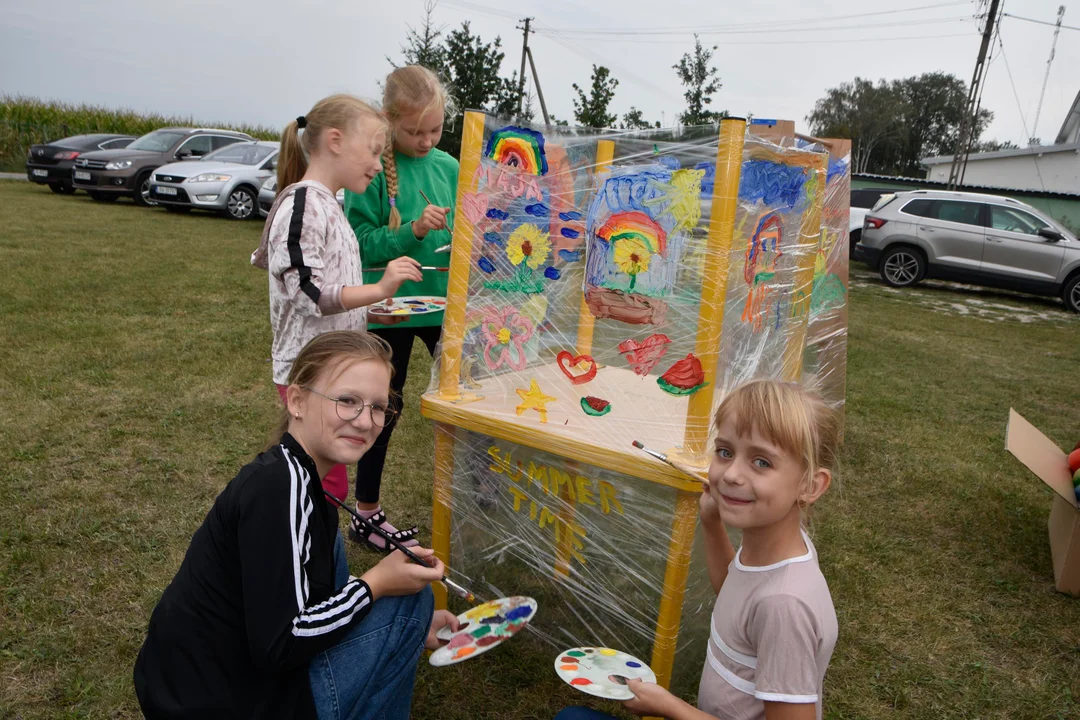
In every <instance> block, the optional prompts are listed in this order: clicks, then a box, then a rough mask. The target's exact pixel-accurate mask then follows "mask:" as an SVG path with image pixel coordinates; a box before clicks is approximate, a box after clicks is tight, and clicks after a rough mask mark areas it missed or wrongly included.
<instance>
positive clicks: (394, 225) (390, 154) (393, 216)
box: [383, 141, 401, 230]
mask: <svg viewBox="0 0 1080 720" xmlns="http://www.w3.org/2000/svg"><path fill="white" fill-rule="evenodd" d="M383 172H384V173H385V174H386V195H387V197H388V198H389V202H390V222H389V223H387V227H389V228H390V229H391V230H397V229H398V228H400V227H401V213H400V212H398V209H397V194H398V176H397V160H395V159H394V143H393V141H390V142H388V143H387V144H386V149H385V150H383Z"/></svg>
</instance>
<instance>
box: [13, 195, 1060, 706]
mask: <svg viewBox="0 0 1080 720" xmlns="http://www.w3.org/2000/svg"><path fill="white" fill-rule="evenodd" d="M259 232H260V225H259V224H258V223H236V222H229V221H226V220H223V219H220V218H217V217H211V216H201V215H198V214H195V215H190V216H173V215H167V214H166V213H165V212H164V211H162V210H147V209H142V208H138V207H135V206H133V205H132V204H131V203H128V202H120V203H116V204H113V205H101V204H98V203H94V202H92V201H90V200H89V199H88V198H87V197H86V196H85V195H82V194H78V195H75V196H73V197H64V196H58V195H53V194H52V193H50V192H49V191H48V190H47V189H44V188H39V187H36V186H33V185H30V184H28V183H25V182H0V257H2V258H3V261H4V266H5V267H6V268H7V272H8V280H7V281H6V282H4V283H3V285H2V286H0V339H2V342H0V367H2V368H3V369H2V371H0V397H2V398H3V403H2V408H3V411H2V412H0V434H2V436H3V437H5V438H6V441H5V446H6V448H7V449H6V450H5V451H3V452H2V453H0V593H2V595H0V718H27V719H28V718H61V717H65V718H66V717H80V718H81V717H95V718H105V717H110V718H131V717H138V716H139V713H138V708H137V705H136V702H135V697H134V692H133V690H132V685H131V667H132V664H133V662H134V659H135V654H136V652H137V651H138V648H139V645H140V644H141V641H142V638H143V634H144V633H145V630H146V623H147V620H148V618H149V614H150V611H151V610H152V608H153V607H154V604H155V603H156V601H157V599H158V597H159V596H160V594H161V591H162V590H163V589H164V587H165V585H166V584H167V583H168V582H169V580H170V579H171V578H172V576H173V574H174V572H175V570H176V568H177V567H178V565H179V563H180V560H181V559H182V557H183V554H184V551H185V550H186V548H187V544H188V541H189V539H190V536H191V533H192V532H193V531H194V529H195V528H196V527H197V526H198V524H199V523H200V522H201V521H202V519H203V516H204V515H205V513H206V511H207V509H208V508H209V507H210V505H211V503H212V502H213V499H214V497H215V496H216V495H217V493H218V491H219V490H220V488H221V487H222V486H223V485H224V484H225V483H226V482H227V481H228V480H229V479H231V478H232V476H233V475H234V474H235V472H236V471H237V470H238V469H239V468H240V467H241V466H242V465H243V464H244V463H245V462H246V461H247V460H249V459H250V458H251V457H252V455H253V454H254V453H255V452H257V451H258V450H259V449H260V448H261V447H262V444H263V442H264V441H265V439H266V434H267V431H268V430H269V428H270V427H271V425H272V424H273V420H274V418H275V416H276V412H275V411H276V410H277V407H278V406H277V403H278V399H277V395H276V393H275V391H274V388H273V386H272V384H271V382H270V365H269V363H268V361H267V359H268V355H269V345H270V328H269V320H268V311H267V299H266V279H265V276H264V275H263V274H262V273H260V272H258V271H256V270H255V269H253V268H251V267H250V266H249V264H248V255H249V253H250V252H251V250H253V249H254V247H255V246H256V244H257V243H258V237H259ZM850 318H851V333H850V352H849V365H848V405H847V444H846V446H845V448H844V452H843V456H842V467H841V469H840V475H839V478H840V480H839V482H838V483H837V484H836V485H835V486H834V490H833V491H831V492H830V493H829V494H828V495H827V496H826V497H825V499H824V500H823V501H822V503H821V504H820V505H819V507H818V508H817V510H816V517H815V537H816V542H817V546H818V549H819V551H820V553H821V556H822V566H823V570H824V572H825V575H826V577H827V578H828V580H829V583H830V586H831V588H832V592H833V598H834V601H835V603H836V608H837V614H838V616H839V620H840V640H839V643H838V645H837V648H836V654H835V656H834V657H833V662H832V665H831V667H830V670H829V674H828V676H827V677H826V682H825V691H826V698H825V701H826V702H825V707H826V717H829V718H837V719H839V718H974V717H978V718H1075V717H1080V599H1073V598H1069V597H1066V596H1063V595H1060V594H1058V593H1056V592H1055V591H1054V589H1053V578H1052V569H1051V565H1050V551H1049V546H1048V543H1047V536H1046V519H1047V515H1048V511H1049V508H1050V501H1051V492H1050V491H1049V490H1048V489H1047V488H1045V487H1044V486H1043V485H1042V484H1041V483H1039V482H1038V480H1036V479H1035V478H1034V476H1032V475H1031V474H1030V473H1028V472H1027V471H1026V470H1025V469H1024V468H1023V467H1022V466H1020V465H1019V463H1018V462H1016V461H1015V460H1014V459H1013V458H1012V457H1011V456H1010V455H1008V454H1007V453H1006V452H1005V451H1004V450H1003V447H1004V428H1005V420H1006V416H1007V412H1008V408H1009V406H1010V405H1013V406H1015V407H1016V408H1017V409H1018V410H1020V411H1021V412H1022V413H1023V414H1024V415H1025V416H1027V418H1028V419H1029V420H1031V421H1032V422H1034V423H1035V424H1036V425H1037V426H1039V427H1040V428H1042V429H1043V430H1044V431H1045V432H1047V433H1048V434H1049V435H1050V436H1051V437H1052V438H1053V439H1055V440H1056V441H1057V442H1058V443H1059V444H1060V445H1062V446H1068V447H1072V445H1073V444H1074V443H1075V442H1076V441H1077V440H1078V439H1080V383H1078V382H1077V377H1078V375H1077V367H1078V364H1080V343H1078V342H1077V339H1078V337H1080V335H1078V330H1080V321H1078V319H1077V318H1076V317H1073V316H1070V315H1068V314H1067V313H1066V312H1065V311H1064V310H1063V309H1062V308H1061V305H1060V303H1059V302H1058V303H1054V302H1051V301H1044V300H1038V299H1018V298H1016V297H1014V296H1008V295H1005V294H998V293H990V292H987V291H979V290H973V289H955V288H945V287H942V286H927V287H921V288H919V289H917V290H914V291H911V292H906V293H898V292H892V291H890V290H889V289H887V288H885V287H883V286H882V285H880V284H879V283H878V282H876V281H875V280H873V279H872V278H871V277H870V276H868V275H865V274H864V275H862V276H861V279H858V280H857V281H856V282H855V283H854V286H853V289H852V293H851V309H850ZM414 361H415V363H416V364H415V371H414V372H412V373H410V383H409V387H408V388H407V390H406V392H407V396H408V397H410V398H413V401H412V402H413V403H414V404H413V411H412V412H408V413H407V414H406V416H405V418H404V422H403V425H402V427H401V428H400V429H399V431H398V434H397V435H396V436H395V442H394V444H393V446H392V449H391V453H390V459H389V468H388V474H387V478H388V482H387V483H386V487H385V490H384V503H385V504H386V506H387V507H388V509H390V510H391V512H392V513H393V515H394V517H395V518H399V519H401V520H403V521H408V522H412V523H416V524H419V525H420V526H421V528H422V532H423V534H424V536H425V538H427V537H429V535H428V533H429V529H430V506H431V476H432V475H431V456H432V453H431V450H430V448H431V436H432V431H431V427H430V425H429V424H428V423H427V421H425V420H424V419H423V418H421V417H420V415H419V413H418V412H417V411H416V409H415V398H416V397H417V396H418V394H419V392H420V391H421V389H422V387H423V386H424V385H425V384H426V382H427V372H426V370H427V367H428V361H427V358H426V355H425V354H424V353H423V352H419V353H418V354H416V355H415V357H414ZM372 559H373V558H372V556H370V555H367V554H365V553H363V552H360V551H358V550H356V549H354V548H350V563H351V565H352V566H353V567H354V570H355V569H356V568H360V567H364V566H365V565H366V564H368V563H370V562H371V561H372ZM552 652H553V651H552V650H551V649H550V648H549V647H547V646H546V645H543V644H541V643H540V642H538V641H537V640H536V639H535V638H531V637H530V638H524V639H520V640H518V641H515V647H514V652H495V653H492V654H491V655H489V656H487V658H486V659H485V660H482V661H478V662H471V663H464V664H462V665H459V666H455V667H453V668H449V669H441V670H436V669H434V668H431V667H429V666H428V665H427V663H422V664H421V668H420V673H419V678H418V683H417V692H416V696H415V702H414V706H413V707H414V716H415V717H418V718H441V719H446V720H455V719H458V718H461V719H464V718H476V717H491V718H550V717H551V716H552V715H553V714H554V713H555V711H556V710H558V709H559V708H561V707H563V706H564V705H567V704H572V703H580V702H582V701H583V700H584V699H585V697H586V696H584V695H580V694H577V693H575V692H574V691H572V690H571V689H570V688H568V687H567V686H565V685H563V684H562V682H561V681H559V680H558V679H557V678H556V677H555V675H554V673H553V672H552V671H551V657H552ZM693 662H697V659H694V660H693ZM594 706H595V707H599V708H606V709H609V710H610V709H611V708H612V707H613V706H610V705H604V704H600V703H597V704H594Z"/></svg>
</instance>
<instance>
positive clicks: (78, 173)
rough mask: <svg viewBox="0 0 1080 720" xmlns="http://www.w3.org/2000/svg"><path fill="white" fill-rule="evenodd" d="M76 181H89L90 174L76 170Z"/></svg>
mask: <svg viewBox="0 0 1080 720" xmlns="http://www.w3.org/2000/svg"><path fill="white" fill-rule="evenodd" d="M75 179H76V180H89V179H90V173H88V172H83V171H81V170H76V171H75Z"/></svg>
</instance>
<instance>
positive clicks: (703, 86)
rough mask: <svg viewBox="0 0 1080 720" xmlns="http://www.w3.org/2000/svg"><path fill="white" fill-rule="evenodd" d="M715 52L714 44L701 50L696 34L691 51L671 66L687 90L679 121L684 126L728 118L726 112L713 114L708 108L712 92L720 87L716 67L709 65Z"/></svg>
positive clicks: (706, 123) (704, 123)
mask: <svg viewBox="0 0 1080 720" xmlns="http://www.w3.org/2000/svg"><path fill="white" fill-rule="evenodd" d="M715 50H716V46H715V45H713V46H712V47H711V48H709V49H706V48H704V47H702V45H701V40H700V39H698V36H697V35H696V34H695V35H694V52H693V53H686V54H685V55H683V56H682V59H681V60H679V62H678V63H676V64H675V65H673V66H672V67H673V68H674V69H675V74H676V75H678V76H679V81H680V82H681V83H682V84H683V87H685V88H686V90H685V91H684V92H683V97H685V98H686V112H684V113H681V114H680V115H679V122H681V123H682V124H683V125H708V124H709V123H714V122H718V121H719V120H720V118H722V117H726V116H727V112H716V111H715V110H710V109H709V107H708V106H709V105H712V95H713V93H715V92H717V91H718V90H720V88H721V87H723V85H722V84H721V82H720V78H719V76H718V75H717V74H716V68H715V67H712V66H710V65H709V63H710V62H712V56H713V52H714V51H715Z"/></svg>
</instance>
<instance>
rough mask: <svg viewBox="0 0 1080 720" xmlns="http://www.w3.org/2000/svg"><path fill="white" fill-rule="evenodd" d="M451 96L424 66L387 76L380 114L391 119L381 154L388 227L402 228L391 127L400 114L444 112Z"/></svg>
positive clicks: (401, 69) (434, 75) (409, 66)
mask: <svg viewBox="0 0 1080 720" xmlns="http://www.w3.org/2000/svg"><path fill="white" fill-rule="evenodd" d="M449 104H450V95H449V93H447V91H446V87H444V86H443V84H442V82H441V81H440V80H439V77H438V76H437V75H436V74H435V73H433V72H432V71H430V70H428V69H427V68H426V67H424V66H423V65H406V66H404V67H399V68H397V69H396V70H394V71H393V72H392V73H390V74H389V75H387V76H386V85H385V88H384V90H383V112H384V113H386V117H387V118H388V119H389V120H390V141H389V142H388V143H387V144H386V149H385V150H384V151H383V172H385V173H386V195H387V201H388V202H389V203H390V222H389V223H388V227H389V228H390V229H391V230H397V229H398V228H400V227H401V213H400V212H398V209H397V194H398V175H397V162H396V161H395V160H394V141H393V133H394V126H395V124H396V123H397V121H398V120H400V119H401V116H402V115H408V114H409V113H414V112H417V111H419V112H420V117H421V118H422V117H424V116H425V115H427V114H428V113H429V112H440V113H444V114H445V113H446V112H447V110H448V106H449Z"/></svg>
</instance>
